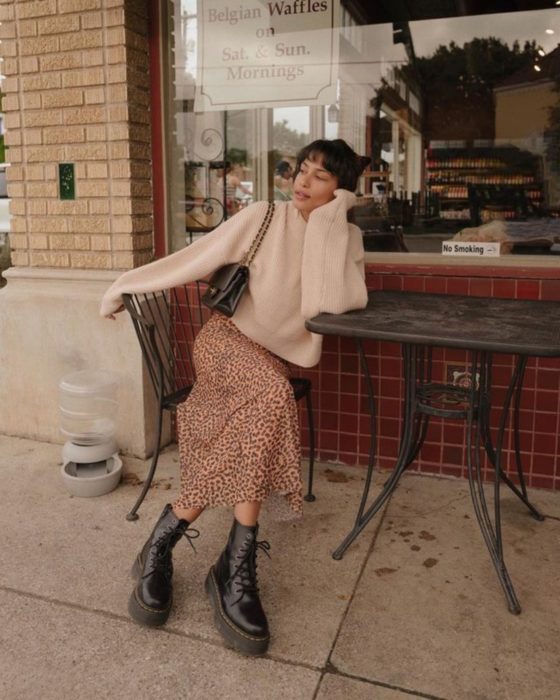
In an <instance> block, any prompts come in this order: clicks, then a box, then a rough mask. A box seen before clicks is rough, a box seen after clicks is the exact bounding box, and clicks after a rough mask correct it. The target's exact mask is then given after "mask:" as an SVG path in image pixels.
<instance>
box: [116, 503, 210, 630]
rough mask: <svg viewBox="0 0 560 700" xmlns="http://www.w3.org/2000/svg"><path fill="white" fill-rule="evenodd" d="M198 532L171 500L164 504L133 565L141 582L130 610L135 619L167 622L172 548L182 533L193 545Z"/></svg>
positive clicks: (171, 595) (138, 583) (170, 595)
mask: <svg viewBox="0 0 560 700" xmlns="http://www.w3.org/2000/svg"><path fill="white" fill-rule="evenodd" d="M198 535H199V532H198V530H195V529H194V528H189V523H188V522H187V521H186V520H179V519H178V518H176V517H175V515H174V513H173V509H172V507H171V505H170V504H169V503H168V504H167V505H166V506H165V508H164V509H163V512H162V514H161V515H160V517H159V520H158V521H157V523H156V526H155V527H154V529H153V531H152V534H151V535H150V536H149V537H148V539H147V540H146V544H145V545H144V546H143V547H142V549H141V550H140V553H139V554H138V556H137V557H136V561H135V562H134V566H133V567H132V575H133V576H134V577H135V578H137V579H138V582H137V584H136V586H135V588H134V590H133V591H132V593H131V595H130V598H129V601H128V612H129V614H130V616H131V617H132V618H133V619H134V620H136V622H139V623H140V624H142V625H149V626H150V627H158V626H159V625H163V624H165V622H166V621H167V618H168V617H169V613H170V612H171V605H172V603H173V585H172V582H171V579H172V576H173V562H172V560H171V552H172V549H173V547H174V546H175V545H176V544H177V542H178V541H179V540H180V539H181V537H186V538H187V539H188V541H189V544H190V545H191V546H193V544H192V542H191V539H195V538H196V537H198ZM193 549H194V547H193Z"/></svg>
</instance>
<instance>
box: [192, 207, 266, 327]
mask: <svg viewBox="0 0 560 700" xmlns="http://www.w3.org/2000/svg"><path fill="white" fill-rule="evenodd" d="M273 214H274V202H269V203H268V209H267V210H266V214H265V216H264V219H263V222H262V224H261V227H260V228H259V230H258V233H257V235H256V236H255V238H254V239H253V242H252V243H251V246H250V248H249V250H248V251H247V252H246V253H245V255H244V256H243V258H242V259H241V261H240V262H238V263H230V264H229V265H224V266H223V267H220V268H219V269H218V270H216V272H214V274H213V275H212V277H211V278H210V282H209V283H208V289H207V290H206V291H205V292H204V294H203V295H202V303H203V304H204V305H205V306H207V307H208V308H210V309H215V310H216V311H219V312H220V313H222V314H224V316H228V317H229V318H231V317H232V316H233V314H234V313H235V310H236V309H237V306H238V304H239V300H240V299H241V297H242V296H243V293H244V292H245V290H246V289H247V285H248V284H249V265H250V264H251V263H252V261H253V258H254V257H255V255H256V254H257V251H258V249H259V247H260V245H261V243H262V240H263V238H264V236H265V233H266V232H267V231H268V227H269V226H270V222H271V221H272V216H273Z"/></svg>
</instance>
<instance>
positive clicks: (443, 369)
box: [301, 265, 560, 489]
mask: <svg viewBox="0 0 560 700" xmlns="http://www.w3.org/2000/svg"><path fill="white" fill-rule="evenodd" d="M367 281H368V287H369V289H391V290H406V291H418V292H433V293H443V294H468V295H470V296H480V297H481V303H484V301H483V300H484V298H485V297H489V296H495V297H502V298H515V299H548V300H558V301H560V274H559V273H558V272H557V271H555V270H552V269H551V270H548V269H542V268H540V269H535V268H515V269H512V268H481V267H462V268H456V267H451V266H449V267H446V266H441V267H439V266H438V267H427V266H422V267H412V266H406V267H405V266H403V267H400V268H398V267H397V266H395V265H369V266H368V268H367ZM365 347H366V353H367V355H368V361H369V363H370V372H371V373H372V376H373V382H374V389H375V392H376V396H377V400H378V409H377V410H378V415H377V431H378V441H379V445H378V447H379V465H380V466H381V468H383V469H389V468H391V466H392V465H393V464H394V460H395V458H396V455H397V448H398V436H399V429H400V417H401V411H402V401H401V394H402V379H401V356H400V352H401V351H400V346H399V345H397V344H394V343H385V342H383V343H378V342H369V343H367V344H366V346H365ZM514 359H515V358H513V357H512V356H511V355H496V356H495V358H494V371H493V396H494V397H495V400H494V404H495V405H496V406H501V405H502V402H503V398H504V393H505V389H506V386H507V383H508V382H509V379H510V377H511V373H512V370H513V366H514ZM450 365H456V366H466V365H467V354H466V353H465V352H463V351H458V350H452V349H449V350H443V349H437V350H435V351H434V380H435V381H445V380H446V378H447V372H448V370H449V366H450ZM559 370H560V361H559V360H552V359H546V358H544V359H535V358H532V359H530V360H529V363H528V366H527V371H526V375H525V383H524V392H523V397H522V402H521V412H520V430H521V450H522V457H523V460H524V468H525V474H526V476H527V482H528V485H529V486H534V487H543V488H548V489H559V488H560V458H559V452H560V438H559V435H560V391H559V388H560V384H559V380H560V371H559ZM301 374H302V375H303V376H306V377H309V378H311V379H312V380H313V385H314V391H313V401H314V407H315V422H316V446H317V448H316V449H317V456H318V458H319V459H321V460H325V461H336V462H341V463H343V464H349V465H356V464H358V465H364V464H366V463H367V457H368V450H369V428H368V426H369V417H368V411H367V397H366V390H365V384H364V382H363V380H362V377H361V374H360V368H359V361H358V356H357V353H356V350H355V344H354V342H353V341H350V340H347V339H338V338H325V342H324V352H323V357H322V359H321V363H320V364H319V365H318V366H317V367H316V368H314V369H312V370H302V371H301ZM301 417H302V420H301V425H302V437H303V441H304V445H305V444H307V438H308V433H307V423H306V420H305V417H304V414H303V413H302V414H301ZM497 420H498V416H497V412H496V411H493V415H492V425H493V426H494V427H495V426H496V424H497ZM464 445H465V428H464V425H463V424H462V423H461V422H457V421H442V420H438V419H432V420H431V422H430V427H429V430H428V434H427V438H426V442H425V444H424V447H423V449H422V452H421V453H420V456H419V459H418V460H417V461H416V462H415V463H414V464H413V465H412V467H411V469H415V470H419V471H422V472H429V473H432V474H450V475H454V476H461V477H465V476H466V466H465V465H466V454H465V447H464ZM505 451H506V452H505V456H506V458H507V462H506V466H507V471H508V472H509V473H513V472H512V470H514V469H515V465H514V460H513V457H514V455H513V445H512V436H511V432H510V431H508V433H507V436H506V441H505ZM486 466H488V465H486Z"/></svg>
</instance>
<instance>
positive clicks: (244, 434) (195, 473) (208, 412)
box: [174, 313, 303, 519]
mask: <svg viewBox="0 0 560 700" xmlns="http://www.w3.org/2000/svg"><path fill="white" fill-rule="evenodd" d="M193 355H194V364H195V369H196V375H197V380H196V382H195V385H194V387H193V389H192V391H191V394H190V395H189V397H188V399H187V400H186V401H185V402H184V403H182V404H181V405H180V406H179V407H178V409H177V436H178V442H179V452H180V458H181V493H180V496H179V498H178V499H177V501H176V502H175V504H174V505H175V506H176V507H178V508H201V507H211V506H218V505H227V506H233V505H235V504H236V503H242V502H245V501H260V502H266V506H267V509H268V510H269V511H270V513H271V515H272V517H274V518H276V519H289V518H293V517H298V516H300V515H301V513H302V505H303V503H302V500H303V498H302V497H303V485H302V480H301V469H300V440H299V426H298V419H297V409H296V403H295V400H294V394H293V391H292V388H291V385H290V383H289V381H288V376H289V368H288V365H287V363H286V362H285V361H284V360H282V359H281V358H279V357H277V356H276V355H273V354H272V353H270V352H269V351H268V350H266V349H265V348H263V347H262V346H260V345H258V344H257V343H255V342H254V341H252V340H250V339H249V338H247V336H245V335H244V334H243V333H241V331H240V330H239V329H238V328H237V326H235V324H234V323H233V322H232V321H231V320H230V319H228V318H226V317H225V316H223V315H221V314H217V313H215V314H213V316H212V317H211V318H210V320H209V321H208V322H207V323H206V324H205V326H204V327H203V328H202V330H201V331H200V333H199V334H198V336H197V338H196V340H195V343H194V353H193Z"/></svg>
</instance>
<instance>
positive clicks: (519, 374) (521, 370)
mask: <svg viewBox="0 0 560 700" xmlns="http://www.w3.org/2000/svg"><path fill="white" fill-rule="evenodd" d="M526 365H527V357H526V356H524V355H520V356H519V357H518V359H517V363H516V366H515V370H514V373H513V376H512V378H511V381H510V384H509V388H508V391H511V392H514V403H513V440H514V446H515V465H516V468H517V475H518V478H519V487H520V488H518V487H517V485H516V484H514V483H513V481H512V480H511V479H510V478H509V477H508V475H507V474H506V473H505V472H504V470H503V469H500V478H501V479H502V481H503V482H504V483H505V484H506V485H507V486H508V488H509V489H511V491H513V493H514V494H515V495H516V496H517V497H518V498H519V499H520V500H521V501H523V503H524V504H525V505H526V506H527V508H528V509H529V511H530V513H531V515H532V516H533V517H534V518H535V520H539V521H543V520H544V515H542V513H540V512H539V511H538V510H537V508H535V506H534V505H533V504H532V503H531V502H530V501H529V496H528V494H527V486H526V484H525V476H524V473H523V463H522V460H521V450H520V446H519V405H520V401H521V392H522V389H523V378H524V375H525V367H526ZM490 367H491V362H490V364H489V371H490ZM489 390H490V381H489V375H488V391H489ZM481 421H482V430H483V440H484V448H485V450H486V454H487V455H488V459H489V460H490V461H491V462H492V464H493V465H494V466H495V464H496V452H495V450H494V446H493V444H492V437H491V435H490V421H489V414H487V415H486V416H481Z"/></svg>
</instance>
